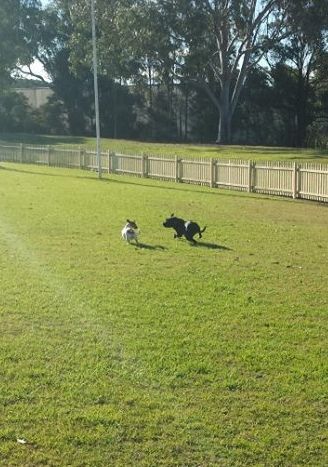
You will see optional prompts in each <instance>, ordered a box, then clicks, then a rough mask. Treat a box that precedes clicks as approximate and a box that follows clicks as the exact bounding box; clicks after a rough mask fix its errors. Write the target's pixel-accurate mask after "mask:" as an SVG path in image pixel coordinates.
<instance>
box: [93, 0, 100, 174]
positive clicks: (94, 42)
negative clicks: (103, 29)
mask: <svg viewBox="0 0 328 467" xmlns="http://www.w3.org/2000/svg"><path fill="white" fill-rule="evenodd" d="M91 22H92V58H93V84H94V92H95V113H96V136H97V162H98V178H101V154H100V123H99V96H98V75H97V44H96V20H95V0H91Z"/></svg>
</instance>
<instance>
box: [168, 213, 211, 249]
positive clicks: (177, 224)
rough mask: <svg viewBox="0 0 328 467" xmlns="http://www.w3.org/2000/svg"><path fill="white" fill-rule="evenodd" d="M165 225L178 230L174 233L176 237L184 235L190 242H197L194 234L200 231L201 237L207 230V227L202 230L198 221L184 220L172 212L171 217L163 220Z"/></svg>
mask: <svg viewBox="0 0 328 467" xmlns="http://www.w3.org/2000/svg"><path fill="white" fill-rule="evenodd" d="M163 226H164V227H167V228H170V227H171V228H172V229H174V230H175V231H176V234H174V238H177V237H178V238H180V237H182V236H183V235H184V236H185V237H186V239H187V240H189V242H195V241H196V240H194V238H193V237H194V235H196V234H197V233H198V235H199V238H202V233H203V232H204V231H205V229H206V227H204V228H203V230H200V227H199V225H198V224H196V222H193V221H184V220H183V219H179V218H178V217H175V216H174V214H171V217H168V218H167V219H166V221H165V222H163Z"/></svg>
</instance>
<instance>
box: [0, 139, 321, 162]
mask: <svg viewBox="0 0 328 467" xmlns="http://www.w3.org/2000/svg"><path fill="white" fill-rule="evenodd" d="M3 141H9V142H14V143H27V144H42V145H43V144H50V145H56V146H58V145H59V146H68V145H70V146H72V145H76V146H81V147H85V148H92V149H94V148H95V146H96V143H95V138H85V137H71V136H45V135H29V134H2V135H1V134H0V143H1V142H3ZM101 149H102V150H103V151H105V150H108V149H110V150H111V151H116V152H122V153H125V154H149V155H164V156H165V155H170V156H175V155H177V156H179V157H182V158H183V157H212V158H217V159H246V160H292V161H303V162H328V150H326V151H324V150H318V149H300V148H283V147H263V146H218V145H215V144H212V145H205V144H168V143H166V144H165V143H147V142H141V141H129V140H117V139H106V138H103V139H102V140H101Z"/></svg>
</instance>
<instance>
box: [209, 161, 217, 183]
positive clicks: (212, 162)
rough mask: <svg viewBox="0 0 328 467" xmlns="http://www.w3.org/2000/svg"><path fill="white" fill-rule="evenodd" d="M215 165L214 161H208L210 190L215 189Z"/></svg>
mask: <svg viewBox="0 0 328 467" xmlns="http://www.w3.org/2000/svg"><path fill="white" fill-rule="evenodd" d="M215 163H216V160H215V159H213V158H211V160H210V187H211V188H214V187H215V181H214V176H215Z"/></svg>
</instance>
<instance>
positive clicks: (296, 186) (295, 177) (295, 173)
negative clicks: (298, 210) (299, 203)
mask: <svg viewBox="0 0 328 467" xmlns="http://www.w3.org/2000/svg"><path fill="white" fill-rule="evenodd" d="M299 178H300V171H299V165H298V164H297V163H296V162H294V164H293V178H292V184H293V198H294V199H296V198H298V194H299Z"/></svg>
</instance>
